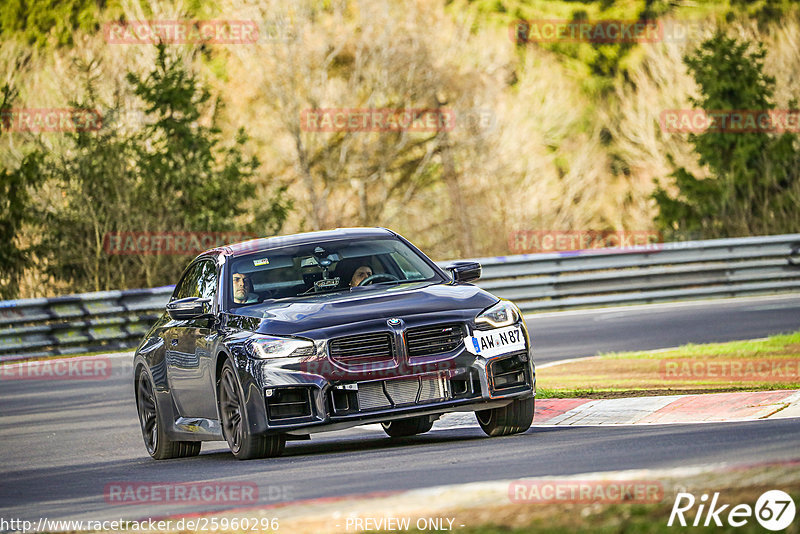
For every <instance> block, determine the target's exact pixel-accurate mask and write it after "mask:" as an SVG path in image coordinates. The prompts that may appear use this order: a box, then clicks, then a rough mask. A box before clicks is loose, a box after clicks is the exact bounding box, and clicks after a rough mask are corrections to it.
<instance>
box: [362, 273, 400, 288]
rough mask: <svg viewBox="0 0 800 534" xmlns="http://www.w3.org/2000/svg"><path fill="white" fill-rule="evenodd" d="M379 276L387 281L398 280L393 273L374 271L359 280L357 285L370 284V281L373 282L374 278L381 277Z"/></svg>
mask: <svg viewBox="0 0 800 534" xmlns="http://www.w3.org/2000/svg"><path fill="white" fill-rule="evenodd" d="M381 278H385V279H386V280H387V281H392V282H396V281H398V280H400V279H399V278H397V277H396V276H395V275H393V274H391V273H375V274H371V275H369V276H368V277H366V278H364V279H363V280H362V281H361V283H360V284H358V285H359V286H367V285H370V284H372V282H374V281H375V280H378V279H381Z"/></svg>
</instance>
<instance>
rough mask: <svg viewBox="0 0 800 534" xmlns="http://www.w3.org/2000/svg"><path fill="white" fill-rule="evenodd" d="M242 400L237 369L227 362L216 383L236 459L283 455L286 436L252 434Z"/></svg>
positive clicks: (225, 429)
mask: <svg viewBox="0 0 800 534" xmlns="http://www.w3.org/2000/svg"><path fill="white" fill-rule="evenodd" d="M243 398H244V395H243V393H242V389H241V387H240V386H239V380H238V379H237V378H236V370H235V369H234V367H233V364H232V363H231V361H230V360H226V361H225V363H224V364H223V366H222V372H221V373H220V377H219V382H218V383H217V399H219V414H220V424H221V426H222V435H223V436H224V437H225V441H227V442H228V447H230V449H231V452H232V453H233V456H234V457H236V459H237V460H251V459H253V458H268V457H272V456H280V455H281V453H282V452H283V449H284V446H285V445H286V436H284V435H282V434H279V435H271V436H264V435H260V434H252V433H251V432H250V424H249V422H248V421H247V411H246V410H245V409H244V403H243V402H242V399H243Z"/></svg>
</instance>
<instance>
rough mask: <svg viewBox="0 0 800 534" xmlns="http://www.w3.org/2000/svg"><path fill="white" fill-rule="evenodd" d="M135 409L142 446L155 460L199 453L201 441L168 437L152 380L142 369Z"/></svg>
mask: <svg viewBox="0 0 800 534" xmlns="http://www.w3.org/2000/svg"><path fill="white" fill-rule="evenodd" d="M136 410H137V411H138V412H139V424H140V426H141V427H142V438H144V446H145V448H146V449H147V452H148V453H149V454H150V456H152V457H153V458H155V459H156V460H167V459H169V458H185V457H187V456H197V455H198V454H200V446H201V445H202V443H201V442H199V441H173V440H171V439H169V436H167V433H166V431H165V428H164V423H163V421H162V420H161V413H160V412H159V410H158V405H157V401H156V396H155V394H154V393H153V382H152V381H151V380H150V377H149V376H148V374H147V372H145V371H144V370H142V371H140V372H139V378H138V379H137V381H136Z"/></svg>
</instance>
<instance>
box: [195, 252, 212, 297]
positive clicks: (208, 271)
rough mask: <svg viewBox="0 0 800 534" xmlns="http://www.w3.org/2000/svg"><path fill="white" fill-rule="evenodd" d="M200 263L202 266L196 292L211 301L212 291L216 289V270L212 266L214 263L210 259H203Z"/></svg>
mask: <svg viewBox="0 0 800 534" xmlns="http://www.w3.org/2000/svg"><path fill="white" fill-rule="evenodd" d="M201 265H202V266H203V268H202V270H201V272H200V277H199V278H198V280H197V292H198V293H199V296H200V297H202V298H207V299H211V301H212V302H213V301H214V293H216V291H217V270H216V269H215V268H214V263H213V262H210V261H204V262H202V263H201Z"/></svg>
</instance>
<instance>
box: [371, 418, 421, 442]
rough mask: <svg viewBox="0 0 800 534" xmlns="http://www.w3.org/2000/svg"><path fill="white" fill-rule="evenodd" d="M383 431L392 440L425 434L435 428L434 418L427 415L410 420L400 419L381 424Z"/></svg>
mask: <svg viewBox="0 0 800 534" xmlns="http://www.w3.org/2000/svg"><path fill="white" fill-rule="evenodd" d="M381 426H382V427H383V431H384V432H386V434H388V435H389V437H392V438H402V437H405V436H414V435H416V434H424V433H425V432H427V431H428V430H430V429H431V428H432V427H433V418H431V417H430V416H427V415H423V416H420V417H409V418H408V419H398V420H396V421H388V422H386V423H381Z"/></svg>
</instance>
